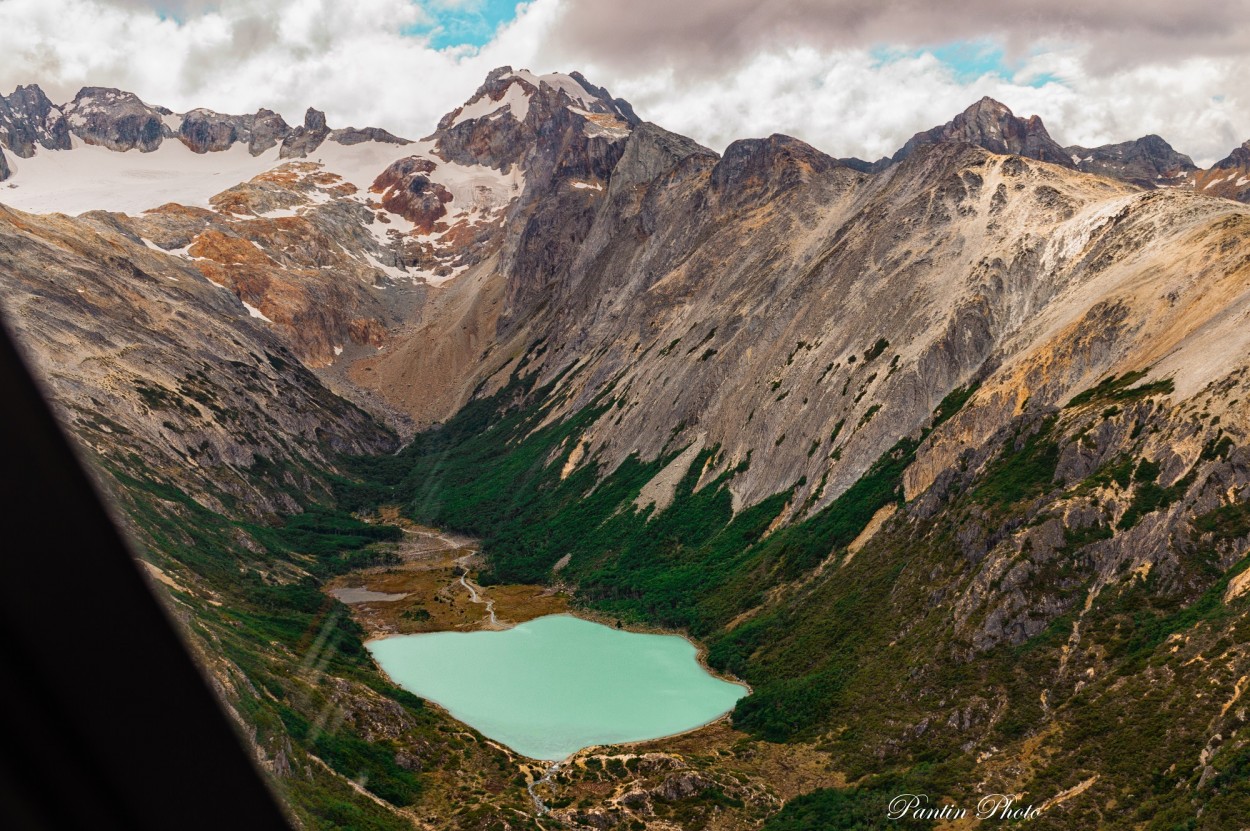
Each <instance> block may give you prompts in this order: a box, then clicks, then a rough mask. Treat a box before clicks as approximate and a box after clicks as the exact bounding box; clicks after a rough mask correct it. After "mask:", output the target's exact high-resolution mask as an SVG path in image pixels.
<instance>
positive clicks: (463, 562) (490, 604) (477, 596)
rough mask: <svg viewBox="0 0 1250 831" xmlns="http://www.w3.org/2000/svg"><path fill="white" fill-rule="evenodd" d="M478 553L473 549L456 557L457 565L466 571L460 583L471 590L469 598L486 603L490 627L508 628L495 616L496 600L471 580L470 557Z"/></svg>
mask: <svg viewBox="0 0 1250 831" xmlns="http://www.w3.org/2000/svg"><path fill="white" fill-rule="evenodd" d="M476 553H477V552H476V551H473V552H470V553H468V554H465V555H464V556H463V557H459V558H457V559H456V565H458V566H459V567H460V568H461V569H463V570H464V573H463V574H461V575H460V585H462V586H464V587H465V588H466V589H468V590H469V600H471V601H472V602H474V603H484V604H486V616H487V619H489V620H490V628H492V629H506V628H507V627H506V626H503V625H502V624H500V622H499V618H497V617H495V601H493V600H488V599H486V590H485V589H483V588H482V587H481V586H479V585H477V584H476V583H474V582H472V581H471V580H469V559H470V558H471V557H473V555H474V554H476Z"/></svg>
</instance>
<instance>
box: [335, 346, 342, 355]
mask: <svg viewBox="0 0 1250 831" xmlns="http://www.w3.org/2000/svg"><path fill="white" fill-rule="evenodd" d="M342 354H343V347H341V346H336V347H334V357H336V358H337V357H338V356H339V355H342Z"/></svg>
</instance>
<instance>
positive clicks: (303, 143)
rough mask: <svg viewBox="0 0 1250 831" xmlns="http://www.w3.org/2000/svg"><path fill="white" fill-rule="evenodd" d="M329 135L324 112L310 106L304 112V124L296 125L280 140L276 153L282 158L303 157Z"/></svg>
mask: <svg viewBox="0 0 1250 831" xmlns="http://www.w3.org/2000/svg"><path fill="white" fill-rule="evenodd" d="M329 136H330V128H329V127H327V126H326V114H325V113H323V112H321V110H314V109H313V108H312V107H309V108H308V111H307V112H306V113H304V124H303V126H302V127H296V128H295V129H294V130H292V131H291V132H290V134H289V135H288V136H287V137H286V138H284V139H283V140H282V149H281V150H280V151H279V153H278V155H279V157H280V158H283V159H293V158H303V157H305V156H307V155H308V154H309V153H311V152H313V151H314V150H316V149H317V148H318V147H320V146H321V143H322V142H323V141H325V140H326V139H327V138H329Z"/></svg>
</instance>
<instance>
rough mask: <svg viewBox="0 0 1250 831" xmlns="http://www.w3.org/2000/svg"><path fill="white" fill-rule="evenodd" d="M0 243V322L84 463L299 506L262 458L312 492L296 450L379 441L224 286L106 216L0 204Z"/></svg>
mask: <svg viewBox="0 0 1250 831" xmlns="http://www.w3.org/2000/svg"><path fill="white" fill-rule="evenodd" d="M0 250H3V251H4V252H5V264H6V267H5V268H4V269H0V288H2V289H3V291H2V292H0V297H2V298H3V311H4V315H5V322H6V323H7V324H8V325H9V326H10V327H11V328H12V330H13V333H14V335H15V338H16V340H17V341H18V342H19V343H20V344H21V345H22V346H23V347H24V348H25V350H26V352H27V355H28V356H29V357H30V359H31V360H32V362H33V364H34V366H35V368H36V369H37V371H38V373H39V375H40V376H41V377H42V378H43V379H44V380H45V382H46V384H47V385H48V389H49V394H50V396H51V397H52V398H53V400H54V402H55V403H56V404H57V406H58V408H59V409H60V411H61V412H62V413H63V414H64V415H65V417H66V418H67V420H68V422H69V424H70V426H71V427H72V429H73V430H74V432H75V433H76V434H77V435H78V437H79V439H80V440H81V441H82V442H83V443H84V444H85V446H86V448H87V452H88V453H89V454H91V455H93V456H94V457H95V458H96V459H98V460H105V461H110V460H111V461H112V462H114V463H116V464H118V465H119V466H120V467H121V468H122V469H129V468H127V465H129V464H131V462H129V461H126V459H127V458H128V457H132V458H141V459H143V461H144V464H145V465H146V466H147V468H148V470H149V471H150V473H149V475H152V476H156V477H161V478H164V479H165V480H166V481H170V482H172V483H174V484H176V485H177V486H178V487H180V488H183V489H184V490H185V491H186V492H187V493H190V494H193V495H195V496H196V498H197V499H201V500H203V504H205V505H210V506H214V507H215V508H216V509H218V510H220V509H221V506H220V503H219V499H218V495H219V494H221V493H226V494H232V495H234V496H236V497H238V498H239V509H240V510H243V511H245V512H246V513H248V514H253V515H258V514H265V513H268V512H270V511H277V510H298V505H296V504H295V503H294V502H293V501H292V500H291V499H290V498H289V497H285V496H283V488H282V483H281V482H273V481H267V477H269V476H272V475H274V474H272V473H270V472H267V471H272V470H273V469H274V468H273V467H272V463H273V462H283V463H287V464H289V465H290V468H289V469H290V471H291V473H290V474H289V475H291V476H292V477H293V478H292V480H291V482H290V483H289V484H294V485H296V486H297V487H300V488H301V489H304V488H307V489H308V490H309V491H310V492H316V491H318V490H320V489H321V488H322V487H323V486H322V485H321V484H319V483H318V482H317V480H316V479H315V478H314V477H313V476H310V475H309V473H308V472H306V471H304V470H303V469H302V466H305V465H307V462H308V461H310V460H312V461H315V460H328V459H329V458H330V455H331V454H333V453H334V452H338V451H345V452H372V451H377V450H384V449H386V448H387V447H390V446H392V442H393V437H391V436H389V435H388V434H387V432H386V431H385V430H383V429H382V428H380V427H379V426H378V425H377V424H376V423H375V422H373V420H372V419H370V418H369V417H368V416H366V415H365V414H364V413H363V412H362V411H361V410H359V409H357V408H355V407H353V406H352V405H350V404H348V403H347V402H345V401H343V400H342V399H339V398H337V397H336V396H334V395H333V394H331V393H330V392H329V391H328V390H327V389H326V388H325V387H323V386H322V385H321V383H320V382H319V381H317V379H316V378H315V377H314V376H313V375H312V373H310V372H309V371H308V370H307V369H305V368H304V367H303V365H302V364H301V363H300V361H299V359H298V358H296V357H295V356H294V355H293V354H292V353H291V352H290V351H289V350H288V349H287V348H286V347H285V346H284V345H283V344H282V342H281V341H280V340H279V339H278V338H276V337H274V335H273V334H272V333H271V332H270V331H269V329H268V327H266V326H264V325H260V324H261V322H260V321H257V320H256V319H254V318H252V317H251V316H249V314H248V312H247V311H246V310H245V309H244V307H243V306H242V304H240V303H239V301H238V300H237V299H236V298H235V297H234V296H233V295H232V294H230V293H229V292H225V291H222V289H221V288H220V287H218V286H215V285H213V284H211V283H210V282H208V281H207V280H205V279H204V278H203V277H202V276H201V275H200V273H199V272H198V271H197V270H196V269H195V268H193V267H191V265H190V264H189V263H186V262H184V261H182V260H179V259H177V258H175V257H170V256H168V255H165V254H161V253H159V252H156V251H152V250H151V249H149V248H147V247H146V246H144V245H143V244H142V243H140V242H139V241H138V240H137V239H135V238H134V237H132V236H128V234H127V232H126V231H125V230H124V229H122V228H119V227H118V226H117V225H116V224H115V223H114V222H113V221H112V219H111V218H110V217H109V216H108V215H93V216H90V217H84V218H80V219H70V218H67V217H63V216H47V217H37V216H31V215H27V214H21V213H18V212H15V211H11V210H8V209H5V208H3V207H0ZM102 321H107V324H106V325H105V324H102ZM277 475H283V474H281V473H279V474H277Z"/></svg>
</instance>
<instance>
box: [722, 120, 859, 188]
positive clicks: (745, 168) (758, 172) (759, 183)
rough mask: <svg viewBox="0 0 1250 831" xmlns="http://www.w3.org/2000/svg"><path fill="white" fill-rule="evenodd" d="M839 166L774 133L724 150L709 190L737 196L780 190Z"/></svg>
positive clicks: (803, 143)
mask: <svg viewBox="0 0 1250 831" xmlns="http://www.w3.org/2000/svg"><path fill="white" fill-rule="evenodd" d="M838 166H839V163H838V161H837V160H836V159H834V158H832V157H831V156H827V155H825V154H824V153H822V152H820V151H819V150H817V149H816V148H815V147H812V146H811V145H810V144H807V143H806V142H803V141H800V140H799V139H796V138H793V137H792V136H786V135H781V134H780V133H774V134H773V135H771V136H769V137H768V138H764V139H742V140H740V141H735V142H734V143H733V144H731V145H729V146H728V147H727V148H725V155H724V156H723V157H722V158H721V160H720V161H719V162H718V163H717V164H716V167H714V168H713V169H712V187H713V188H715V189H717V190H720V191H727V190H728V191H734V192H736V193H741V192H744V191H752V190H759V189H761V188H762V189H766V190H767V191H770V192H771V191H773V190H780V189H784V188H788V187H792V186H794V185H798V184H801V183H803V182H806V181H809V180H810V179H811V178H812V177H813V176H815V175H818V174H821V173H826V172H828V171H829V170H832V169H833V168H835V167H838Z"/></svg>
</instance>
